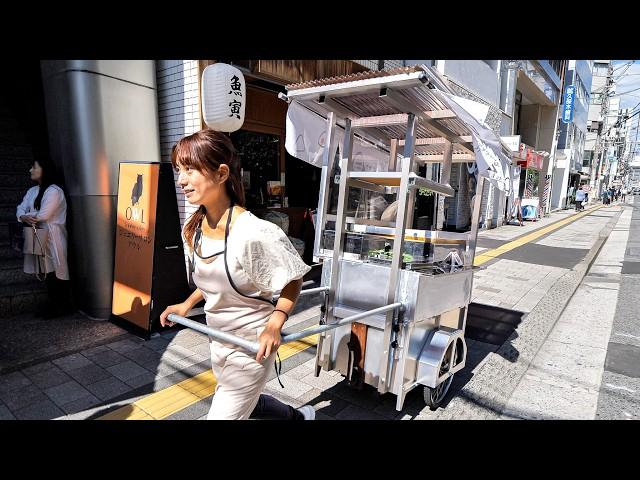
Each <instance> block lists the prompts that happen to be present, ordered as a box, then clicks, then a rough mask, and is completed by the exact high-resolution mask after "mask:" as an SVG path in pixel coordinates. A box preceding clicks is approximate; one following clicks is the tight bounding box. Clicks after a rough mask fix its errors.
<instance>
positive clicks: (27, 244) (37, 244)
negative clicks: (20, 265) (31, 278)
mask: <svg viewBox="0 0 640 480" xmlns="http://www.w3.org/2000/svg"><path fill="white" fill-rule="evenodd" d="M23 233H24V246H23V247H22V253H28V254H29V255H38V256H42V257H44V256H45V255H46V251H47V241H48V240H49V230H47V229H46V228H42V227H39V228H38V227H36V226H35V225H31V226H29V227H24V229H23Z"/></svg>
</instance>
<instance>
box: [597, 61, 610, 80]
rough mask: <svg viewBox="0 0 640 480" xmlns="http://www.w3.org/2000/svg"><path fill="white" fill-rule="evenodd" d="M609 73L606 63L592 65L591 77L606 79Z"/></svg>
mask: <svg viewBox="0 0 640 480" xmlns="http://www.w3.org/2000/svg"><path fill="white" fill-rule="evenodd" d="M608 73H609V64H608V63H594V64H593V75H594V76H596V77H606V76H607V74H608Z"/></svg>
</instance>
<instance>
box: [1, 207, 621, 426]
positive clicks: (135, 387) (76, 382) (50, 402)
mask: <svg viewBox="0 0 640 480" xmlns="http://www.w3.org/2000/svg"><path fill="white" fill-rule="evenodd" d="M587 208H590V207H587ZM591 208H592V207H591ZM618 210H619V209H618V208H617V207H615V206H614V205H612V206H610V207H606V208H603V209H600V210H599V211H598V212H594V215H588V216H586V217H584V218H582V219H580V220H579V221H577V222H576V223H575V224H570V225H568V226H565V227H563V228H560V229H559V230H557V231H555V232H553V233H551V234H549V235H547V236H543V237H541V238H540V239H538V240H537V241H535V242H533V244H527V245H525V246H523V247H519V248H516V249H514V250H512V251H510V252H507V253H505V254H503V255H502V256H500V257H498V258H496V259H494V260H492V261H491V262H488V263H487V264H486V267H487V268H486V269H484V270H481V271H479V272H478V273H477V274H476V275H475V276H474V289H473V294H472V296H473V301H474V302H476V303H477V304H484V306H486V308H489V309H491V308H493V309H496V310H495V311H496V312H498V313H502V314H504V313H513V312H512V311H514V310H515V311H516V313H517V314H518V315H519V322H521V325H519V326H518V332H520V330H521V328H522V326H523V325H524V326H526V324H527V322H529V317H530V316H531V314H532V312H534V310H535V308H536V306H537V305H539V303H542V301H541V300H542V299H544V297H545V295H547V294H548V293H549V292H550V291H552V290H554V289H555V288H556V287H557V285H558V283H559V282H561V281H562V280H563V279H565V280H567V281H568V287H564V288H563V289H561V290H562V291H563V292H564V291H568V290H571V293H572V292H573V290H575V287H576V286H577V284H578V283H579V281H580V279H581V278H582V277H581V276H580V278H578V276H579V275H577V276H576V275H573V277H571V278H566V277H567V276H568V274H569V273H576V272H575V271H574V270H575V269H576V266H577V265H581V263H583V262H584V261H583V260H582V262H581V255H583V256H584V255H587V252H590V251H591V250H593V247H594V245H596V244H597V242H598V238H599V237H598V235H599V234H600V232H601V231H602V230H603V228H604V227H605V225H606V224H607V222H608V221H609V220H610V218H612V217H613V216H614V215H615V214H616V212H618ZM575 213H576V212H574V211H571V210H569V211H560V212H554V213H552V214H551V215H550V216H549V217H546V218H544V219H542V220H540V221H537V222H526V223H525V226H523V227H520V226H515V225H507V226H502V227H498V228H496V229H492V230H487V231H482V232H481V233H479V245H480V247H481V248H484V249H486V248H495V247H497V246H500V245H502V244H504V243H505V242H507V241H509V240H513V239H515V238H517V237H520V236H522V235H525V234H527V233H531V232H533V231H535V230H538V229H540V228H543V227H545V226H548V225H549V224H550V223H553V222H556V221H558V220H562V219H564V218H567V217H568V216H571V215H575ZM558 247H560V248H558ZM567 247H568V248H567ZM590 248H591V250H589V249H590ZM558 250H560V251H558ZM540 254H543V258H539V256H540ZM587 256H588V255H587ZM546 257H549V258H550V260H548V261H547V263H549V264H548V265H547V264H545V263H544V262H545V258H546ZM536 262H538V263H536ZM540 262H542V264H540ZM532 263H534V264H535V266H534V265H532ZM578 273H580V272H578ZM583 273H584V272H582V274H583ZM574 277H575V278H574ZM565 283H567V282H565ZM567 300H568V299H567ZM565 303H566V301H565ZM480 307H483V305H480ZM483 308H485V307H483ZM498 309H499V310H498ZM319 314H320V311H319V298H311V297H303V298H301V299H300V302H299V303H298V305H297V306H296V310H295V313H294V314H293V315H292V316H291V317H290V320H289V321H288V322H287V324H286V325H285V330H286V331H287V332H289V333H290V332H293V331H296V330H299V329H302V328H306V327H308V326H311V325H313V324H317V320H318V317H319ZM11 321H12V322H22V323H23V324H30V325H31V326H32V327H33V328H32V331H33V333H38V334H39V335H40V336H41V337H42V338H46V334H47V332H52V331H55V329H56V328H57V327H58V325H60V324H61V322H64V321H71V323H73V322H75V326H76V330H74V329H73V328H67V332H68V334H69V335H73V334H74V332H76V331H80V332H83V334H82V335H76V336H75V337H74V340H73V342H72V343H73V348H74V349H75V350H74V351H73V353H70V351H69V350H66V349H65V348H66V347H65V345H64V342H63V340H62V339H60V340H58V342H59V346H58V347H55V346H54V347H51V348H49V350H47V348H46V347H45V348H40V349H39V350H37V351H38V352H39V353H38V354H39V355H41V356H40V358H41V361H38V359H37V358H34V356H33V355H31V356H30V357H29V356H28V355H24V350H28V341H24V342H21V344H23V356H22V358H18V357H19V355H17V356H16V358H15V362H14V365H20V361H21V360H22V361H23V363H24V359H25V358H28V362H27V364H28V365H27V366H22V367H19V368H14V369H10V370H9V369H7V368H5V366H4V365H3V368H5V371H9V373H4V374H3V375H1V376H0V419H14V418H17V419H53V418H60V419H82V418H96V417H98V416H101V415H104V414H105V413H106V412H108V411H111V410H113V409H115V408H118V407H119V406H122V405H127V404H130V403H132V402H134V401H136V400H138V399H140V398H143V397H145V396H147V395H149V394H151V393H153V392H157V391H159V390H162V389H164V388H166V387H168V386H171V385H174V384H176V383H178V382H180V381H182V380H185V379H188V378H191V377H193V376H195V375H198V374H200V373H202V372H205V371H207V370H209V369H210V360H209V349H208V340H207V337H206V336H205V335H203V334H200V333H197V332H194V331H191V330H188V329H181V330H178V329H173V330H171V331H167V332H163V333H162V334H161V335H159V336H157V337H155V338H153V339H151V340H148V341H145V340H143V339H141V338H138V337H136V336H134V335H131V334H129V333H127V332H126V331H124V330H122V329H120V328H119V327H116V326H115V325H112V324H110V323H108V322H95V321H93V320H89V319H86V318H84V319H83V318H82V315H76V316H75V317H74V319H68V318H67V319H63V320H60V319H59V320H54V321H48V322H47V323H45V322H37V321H36V320H34V319H33V318H29V317H26V316H25V317H24V318H22V317H21V318H14V319H11ZM554 321H555V320H554ZM29 322H31V323H29ZM96 325H101V326H105V327H102V328H104V330H103V331H100V332H98V331H97V329H96ZM41 330H42V331H41ZM469 330H471V328H470V329H469ZM87 332H93V333H96V332H98V333H97V334H96V335H93V336H90V335H89V336H87V335H86V334H87ZM23 333H24V331H23ZM513 335H516V337H517V335H518V333H516V332H514V333H513V334H512V337H513ZM31 337H32V335H31V334H29V339H28V340H31ZM82 338H84V339H85V341H86V344H85V346H84V347H83V346H82V345H81V344H82ZM467 338H468V347H469V348H468V350H469V352H468V359H467V367H466V368H465V370H464V371H463V372H460V373H459V374H457V375H456V376H455V377H454V381H453V383H452V386H451V393H450V394H449V395H448V397H447V400H445V403H444V404H443V407H441V408H440V409H439V410H437V411H435V412H431V411H430V410H429V409H428V408H426V407H425V405H424V402H423V400H422V390H421V389H414V390H413V391H412V392H410V393H409V394H408V395H407V399H406V401H405V408H404V409H403V411H402V412H396V411H395V408H394V407H395V396H394V395H391V394H386V395H382V396H379V395H378V394H377V392H375V390H374V389H365V390H364V391H360V392H357V391H353V390H352V389H350V388H349V387H347V386H345V385H344V382H342V377H341V376H340V375H338V374H336V373H335V372H324V371H322V372H321V374H320V376H319V377H315V376H314V375H313V362H314V355H315V348H308V349H306V350H303V351H301V352H299V353H298V354H296V355H294V356H292V357H290V358H288V359H286V360H284V361H283V362H282V371H283V372H284V373H283V374H282V375H281V379H282V381H283V383H284V385H285V388H284V389H282V388H280V386H279V384H278V382H277V380H276V379H275V373H272V375H271V376H272V377H273V379H272V380H271V381H270V382H269V383H268V384H267V393H270V394H272V395H273V396H275V397H278V398H281V399H282V400H284V401H286V402H288V403H290V404H292V405H294V406H296V407H297V406H301V405H303V404H311V405H313V406H314V408H315V409H316V410H317V418H318V419H367V418H369V419H412V418H416V419H434V418H476V417H475V416H474V415H475V414H473V413H470V412H468V411H466V410H465V409H464V408H463V409H462V410H463V411H460V408H457V407H456V404H458V403H460V402H461V398H462V399H464V400H465V401H466V400H468V398H467V397H469V396H470V395H471V396H472V395H473V388H474V385H477V384H480V385H483V388H485V387H484V385H485V384H486V381H479V380H478V378H479V377H486V375H484V376H483V375H479V374H480V373H481V371H482V370H485V365H486V364H487V362H488V361H489V360H492V361H493V359H494V357H495V356H496V354H495V353H494V352H496V351H498V352H500V348H504V345H501V344H500V343H488V342H487V341H486V340H487V339H486V338H484V337H476V339H473V338H471V337H469V336H467ZM511 340H513V339H511ZM494 341H495V340H494ZM11 342H12V343H13V342H20V340H19V339H17V338H15V336H14V337H12V338H11ZM506 343H509V342H506ZM512 343H513V342H512ZM533 343H535V342H533ZM2 346H3V349H4V348H5V347H6V344H3V345H2ZM40 347H42V346H40ZM538 347H539V345H538ZM509 348H511V347H509ZM525 350H526V348H521V352H520V353H521V356H522V353H523V352H524V351H525ZM535 351H536V352H537V348H536V349H535ZM527 354H530V353H529V352H527ZM534 354H535V352H534ZM47 355H48V356H47ZM530 355H531V358H532V357H533V354H530ZM506 356H507V357H508V355H506ZM501 358H502V357H501ZM513 361H515V360H513ZM527 365H528V364H527ZM9 368H10V367H9ZM521 373H522V372H521ZM521 376H522V375H521V374H520V376H518V377H517V380H518V381H519V379H520V377H521ZM474 377H475V378H474ZM488 378H489V380H491V375H489V377H488ZM514 378H515V377H514ZM516 385H517V382H516ZM513 388H515V385H514V386H513ZM513 388H512V389H511V391H513ZM509 394H510V392H509ZM210 402H211V399H210V397H209V398H205V399H204V400H202V401H200V402H198V403H197V404H195V405H192V406H191V407H188V408H186V409H184V410H182V411H178V412H177V413H175V414H174V415H171V416H170V417H169V418H170V419H179V418H191V419H196V418H200V419H201V418H204V417H205V416H206V412H207V410H208V407H209V405H210ZM504 402H506V400H504ZM504 402H503V403H504ZM463 403H464V402H463ZM483 414H484V413H483ZM476 416H477V415H476ZM480 417H482V415H480Z"/></svg>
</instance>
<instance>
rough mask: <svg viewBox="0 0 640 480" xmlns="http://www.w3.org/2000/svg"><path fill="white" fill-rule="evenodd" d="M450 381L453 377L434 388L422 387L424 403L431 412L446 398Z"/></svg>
mask: <svg viewBox="0 0 640 480" xmlns="http://www.w3.org/2000/svg"><path fill="white" fill-rule="evenodd" d="M452 381H453V375H451V376H450V377H449V378H447V379H446V380H445V381H444V382H442V383H441V384H440V385H438V386H437V387H435V388H431V387H424V392H423V394H424V403H426V404H427V407H429V409H430V410H431V411H434V410H436V409H437V408H438V407H439V406H440V404H441V403H442V401H443V400H444V397H446V396H447V392H448V391H449V387H450V386H451V382H452Z"/></svg>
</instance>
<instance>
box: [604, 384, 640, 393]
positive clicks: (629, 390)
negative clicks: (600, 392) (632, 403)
mask: <svg viewBox="0 0 640 480" xmlns="http://www.w3.org/2000/svg"><path fill="white" fill-rule="evenodd" d="M605 385H606V386H607V387H609V388H613V389H614V390H625V391H627V392H630V393H636V391H635V390H633V389H631V388H627V387H621V386H619V385H613V384H611V383H606V384H605Z"/></svg>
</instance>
